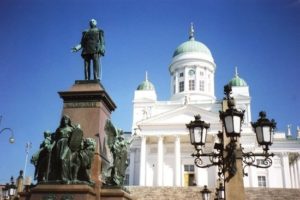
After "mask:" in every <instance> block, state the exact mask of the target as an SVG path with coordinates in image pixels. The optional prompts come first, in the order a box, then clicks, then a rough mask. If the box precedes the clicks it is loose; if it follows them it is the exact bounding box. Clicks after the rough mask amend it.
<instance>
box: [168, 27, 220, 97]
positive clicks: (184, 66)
mask: <svg viewBox="0 0 300 200" xmlns="http://www.w3.org/2000/svg"><path fill="white" fill-rule="evenodd" d="M194 33H195V31H194V26H193V24H191V27H190V33H189V39H188V40H187V41H185V42H183V43H181V44H180V45H179V46H178V47H177V48H176V49H175V51H174V53H173V57H172V61H171V64H170V66H169V71H170V75H171V86H172V87H171V94H172V97H171V99H172V100H175V101H184V102H186V101H190V102H199V101H202V102H214V101H215V99H216V98H215V92H214V76H215V75H214V74H215V69H216V64H215V62H214V59H213V57H212V54H211V52H210V50H209V49H208V48H207V46H206V45H205V44H203V43H201V42H199V41H197V40H195V37H194Z"/></svg>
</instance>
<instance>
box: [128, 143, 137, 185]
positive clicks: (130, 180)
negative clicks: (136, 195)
mask: <svg viewBox="0 0 300 200" xmlns="http://www.w3.org/2000/svg"><path fill="white" fill-rule="evenodd" d="M131 150H132V151H131V152H130V167H129V185H134V177H135V173H134V164H135V162H134V156H135V150H136V149H131Z"/></svg>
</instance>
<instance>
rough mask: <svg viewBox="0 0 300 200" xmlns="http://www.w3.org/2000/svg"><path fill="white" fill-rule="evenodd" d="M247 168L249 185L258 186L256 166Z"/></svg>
mask: <svg viewBox="0 0 300 200" xmlns="http://www.w3.org/2000/svg"><path fill="white" fill-rule="evenodd" d="M247 168H248V170H249V182H250V185H249V187H258V180H257V170H256V169H257V168H256V167H247Z"/></svg>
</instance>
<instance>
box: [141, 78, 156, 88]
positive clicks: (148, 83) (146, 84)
mask: <svg viewBox="0 0 300 200" xmlns="http://www.w3.org/2000/svg"><path fill="white" fill-rule="evenodd" d="M137 90H155V88H154V85H153V84H152V83H151V82H150V81H148V80H145V81H143V82H142V83H141V84H140V85H139V86H138V87H137Z"/></svg>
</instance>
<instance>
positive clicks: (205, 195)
mask: <svg viewBox="0 0 300 200" xmlns="http://www.w3.org/2000/svg"><path fill="white" fill-rule="evenodd" d="M200 192H201V194H202V199H203V200H209V199H210V193H211V191H210V190H209V189H207V186H206V185H204V188H203V190H201V191H200Z"/></svg>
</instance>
